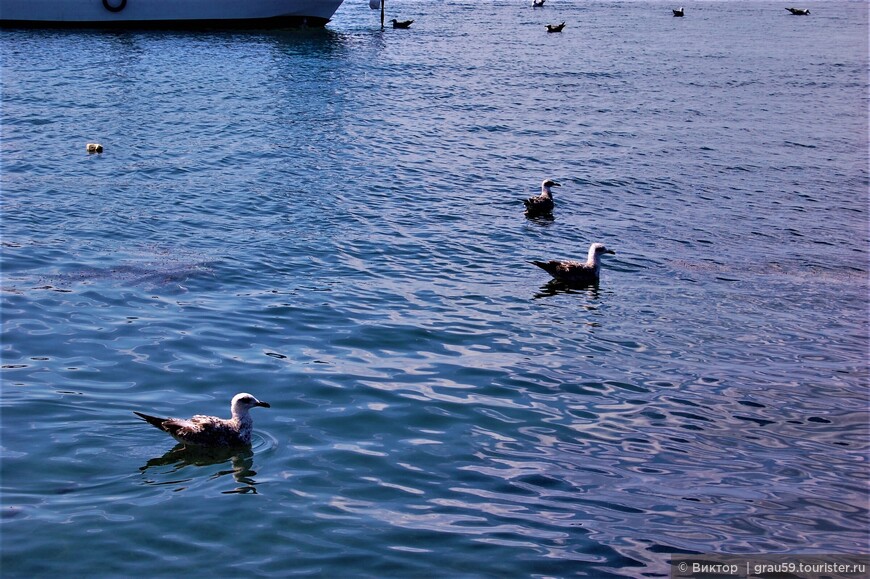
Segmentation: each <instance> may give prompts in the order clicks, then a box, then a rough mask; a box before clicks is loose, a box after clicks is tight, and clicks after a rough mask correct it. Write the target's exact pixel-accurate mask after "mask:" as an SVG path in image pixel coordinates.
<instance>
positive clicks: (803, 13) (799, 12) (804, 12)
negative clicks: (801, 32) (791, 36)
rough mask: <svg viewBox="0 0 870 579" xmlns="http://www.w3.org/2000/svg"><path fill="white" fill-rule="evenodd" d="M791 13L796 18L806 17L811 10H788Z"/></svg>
mask: <svg viewBox="0 0 870 579" xmlns="http://www.w3.org/2000/svg"><path fill="white" fill-rule="evenodd" d="M786 10H788V11H789V12H791V13H792V14H794V15H795V16H806V15H807V14H809V13H810V11H809V9H804V8H786Z"/></svg>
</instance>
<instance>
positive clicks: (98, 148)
mask: <svg viewBox="0 0 870 579" xmlns="http://www.w3.org/2000/svg"><path fill="white" fill-rule="evenodd" d="M85 149H87V151H88V153H89V154H92V153H102V152H103V146H102V145H101V144H99V143H88V144H87V146H86V147H85Z"/></svg>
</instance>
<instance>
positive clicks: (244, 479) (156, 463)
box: [139, 444, 257, 494]
mask: <svg viewBox="0 0 870 579" xmlns="http://www.w3.org/2000/svg"><path fill="white" fill-rule="evenodd" d="M223 463H230V465H231V466H232V468H231V469H222V470H218V471H216V472H215V473H214V474H212V476H211V477H210V480H215V479H218V478H220V477H223V476H226V475H231V476H232V477H233V478H234V479H235V481H236V482H237V483H238V484H239V485H240V486H238V487H237V488H235V489H233V490H230V491H222V492H223V494H234V493H240V494H241V493H252V494H257V486H256V485H257V481H256V480H254V478H253V477H254V476H256V474H257V471H255V470H254V469H253V466H254V451H253V450H252V449H251V448H192V447H187V446H185V445H183V444H177V445H176V446H175V447H174V448H173V449H172V450H170V451H169V452H167V453H166V454H164V455H163V456H160V457H156V458H152V459H150V460H149V461H148V462H147V463H145V466H142V467H139V470H140V471H141V472H142V474H147V472H148V469H156V468H159V467H164V466H171V467H172V468H171V469H170V470H168V471H161V473H160V474H173V473H177V472H180V471H181V470H183V469H184V468H186V467H189V466H195V467H208V466H213V465H220V464H223ZM190 480H192V479H190V478H186V479H183V480H171V481H167V480H146V483H147V484H155V485H158V484H177V483H184V482H189V481H190Z"/></svg>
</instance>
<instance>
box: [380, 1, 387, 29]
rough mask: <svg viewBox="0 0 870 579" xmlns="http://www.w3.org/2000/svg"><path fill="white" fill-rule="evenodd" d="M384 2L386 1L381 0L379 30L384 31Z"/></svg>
mask: <svg viewBox="0 0 870 579" xmlns="http://www.w3.org/2000/svg"><path fill="white" fill-rule="evenodd" d="M386 1H387V0H381V30H383V29H384V3H386Z"/></svg>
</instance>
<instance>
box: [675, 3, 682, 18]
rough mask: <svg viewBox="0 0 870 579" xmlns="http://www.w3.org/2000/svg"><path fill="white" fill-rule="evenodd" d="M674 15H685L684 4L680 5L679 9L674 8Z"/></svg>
mask: <svg viewBox="0 0 870 579" xmlns="http://www.w3.org/2000/svg"><path fill="white" fill-rule="evenodd" d="M674 16H679V17H680V18H682V16H683V7H682V6H680V8H679V10H674Z"/></svg>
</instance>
